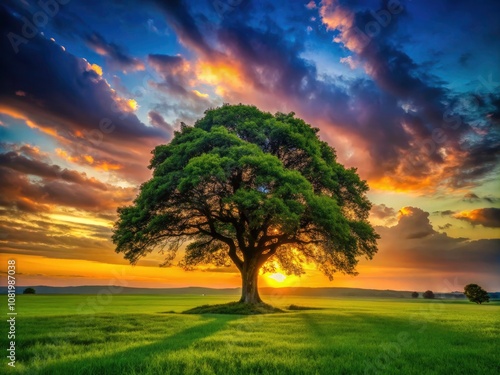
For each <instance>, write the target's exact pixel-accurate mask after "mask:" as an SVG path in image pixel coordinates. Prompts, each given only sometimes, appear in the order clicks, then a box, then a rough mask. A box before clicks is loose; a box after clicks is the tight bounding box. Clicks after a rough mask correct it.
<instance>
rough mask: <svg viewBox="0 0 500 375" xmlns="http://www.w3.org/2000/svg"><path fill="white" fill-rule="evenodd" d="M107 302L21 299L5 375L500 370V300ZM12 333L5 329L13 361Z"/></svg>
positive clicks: (4, 340) (3, 344)
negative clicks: (222, 307)
mask: <svg viewBox="0 0 500 375" xmlns="http://www.w3.org/2000/svg"><path fill="white" fill-rule="evenodd" d="M104 297H105V296H104ZM104 297H103V296H101V298H100V299H99V298H97V297H96V296H64V295H59V296H42V295H35V296H18V297H17V312H18V315H17V326H16V329H17V337H16V345H17V363H16V368H15V369H12V368H9V367H8V366H7V361H8V360H7V358H5V356H4V355H2V358H3V359H2V363H1V365H0V366H1V370H0V372H1V373H2V374H4V373H6V374H8V373H12V374H29V375H32V374H33V375H36V374H50V375H54V374H55V375H57V374H70V375H78V374H99V375H101V374H193V375H194V374H249V375H251V374H262V375H264V374H287V375H288V374H376V373H377V374H419V375H420V374H498V373H500V352H499V350H498V343H499V342H500V340H499V339H500V326H499V318H500V304H498V303H492V304H486V305H481V306H478V305H475V304H472V303H468V302H465V301H438V300H435V301H429V300H421V299H419V300H410V299H398V300H395V299H394V300H381V299H328V298H303V297H286V298H283V297H272V296H267V297H266V296H263V299H264V300H265V301H266V302H269V303H271V304H272V305H273V306H276V307H279V308H282V309H283V310H285V312H283V313H275V314H267V315H217V314H204V315H193V314H178V313H179V312H182V311H185V310H187V309H189V308H193V307H196V306H199V305H206V304H210V305H213V304H222V303H228V302H230V301H231V300H234V299H235V298H234V297H230V296H220V297H216V296H203V297H202V296H131V295H112V296H108V298H107V299H106V298H104ZM5 300H6V298H5V296H1V301H2V306H5V305H6V303H5V302H6V301H5ZM290 305H295V306H296V307H299V308H300V309H299V310H288V309H287V308H288V307H290ZM305 307H317V308H321V309H316V310H302V309H303V308H305ZM171 311H174V312H175V313H169V312H171ZM5 312H6V311H5V310H3V311H2V313H3V314H4V317H5V316H6V315H5ZM6 336H7V335H6V323H3V324H2V332H1V337H0V338H1V348H2V351H3V352H4V353H5V352H6V350H5V349H7V347H8V345H7V341H8V340H7V337H6Z"/></svg>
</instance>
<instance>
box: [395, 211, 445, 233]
mask: <svg viewBox="0 0 500 375" xmlns="http://www.w3.org/2000/svg"><path fill="white" fill-rule="evenodd" d="M397 227H398V229H399V230H400V231H401V232H400V233H401V236H404V238H408V239H415V238H424V237H427V236H430V235H432V234H436V231H435V230H434V229H433V228H432V225H431V223H430V222H429V213H428V212H425V211H423V210H421V209H420V208H416V207H403V208H402V209H401V210H399V220H398V224H397Z"/></svg>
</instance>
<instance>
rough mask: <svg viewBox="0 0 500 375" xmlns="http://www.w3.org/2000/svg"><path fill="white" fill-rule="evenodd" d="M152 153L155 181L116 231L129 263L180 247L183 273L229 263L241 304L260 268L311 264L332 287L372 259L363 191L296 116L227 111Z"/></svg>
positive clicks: (168, 258)
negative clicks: (238, 277) (239, 281)
mask: <svg viewBox="0 0 500 375" xmlns="http://www.w3.org/2000/svg"><path fill="white" fill-rule="evenodd" d="M152 153H153V158H152V160H151V164H150V166H149V168H150V169H152V170H153V177H152V178H151V179H150V180H149V181H147V182H146V183H144V184H142V186H141V189H140V194H139V195H138V196H137V198H136V199H135V200H134V202H133V204H132V205H131V206H127V207H121V208H119V209H118V213H119V220H118V221H117V222H116V224H115V227H114V234H113V241H114V243H115V244H116V251H117V252H120V253H123V254H124V256H125V258H126V259H128V260H129V261H130V262H131V263H136V262H137V261H138V260H139V259H140V258H141V257H143V256H145V255H146V254H148V253H150V252H151V251H153V250H155V249H159V250H160V251H161V252H162V253H163V254H164V257H165V261H164V263H163V265H171V264H172V261H173V260H174V258H175V256H176V253H177V251H178V250H179V249H180V247H181V245H182V244H184V243H186V246H185V252H184V256H183V258H182V260H181V261H180V265H181V266H182V267H184V268H185V269H187V270H189V269H192V268H193V267H195V266H197V265H199V264H214V265H216V266H229V265H231V263H233V264H234V265H236V267H237V268H238V270H240V272H241V274H242V278H243V295H242V301H244V302H259V301H260V297H259V296H258V291H257V275H258V271H259V269H260V268H261V267H264V269H265V270H266V271H273V270H275V269H276V268H277V267H279V268H280V269H281V270H282V272H285V273H287V274H295V275H300V274H302V273H303V272H304V271H303V264H304V262H311V263H315V264H317V266H318V268H319V269H320V270H321V271H322V272H323V273H324V274H325V275H327V276H328V277H329V278H330V279H332V278H333V275H334V273H335V272H336V271H341V272H344V273H347V274H353V275H354V274H356V265H357V263H358V258H359V257H360V256H365V257H367V258H369V259H371V258H372V257H373V255H374V254H375V253H376V251H377V244H376V240H377V239H378V235H377V234H376V233H375V231H374V229H373V228H372V226H371V225H370V224H369V222H368V220H367V217H368V214H369V210H370V208H371V204H370V202H369V200H368V199H367V197H366V192H367V190H368V186H367V184H366V182H365V181H362V180H361V179H360V178H359V176H358V175H357V173H356V169H354V168H349V169H348V168H345V167H344V166H343V165H341V164H339V163H338V162H337V161H336V154H335V151H334V149H333V148H332V147H330V146H329V145H328V144H327V143H326V142H323V141H321V140H320V139H319V137H318V129H316V128H312V127H311V126H310V125H308V124H306V123H305V122H304V121H303V120H301V119H299V118H296V117H295V115H294V113H289V114H284V113H276V114H275V115H272V114H270V113H265V112H261V111H260V110H258V109H257V108H256V107H253V106H245V105H234V106H233V105H224V106H222V107H220V108H216V109H210V110H207V111H206V112H205V116H204V117H203V118H201V119H200V120H198V121H196V123H195V124H194V126H192V127H189V126H186V125H184V124H183V125H182V126H181V130H180V131H177V132H175V136H174V138H173V139H172V141H171V142H170V143H169V144H166V145H160V146H158V147H156V148H155V149H154V150H153V152H152ZM245 294H246V297H245Z"/></svg>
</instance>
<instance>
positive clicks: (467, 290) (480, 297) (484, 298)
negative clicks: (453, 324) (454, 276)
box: [464, 284, 490, 305]
mask: <svg viewBox="0 0 500 375" xmlns="http://www.w3.org/2000/svg"><path fill="white" fill-rule="evenodd" d="M464 294H465V296H466V297H467V298H468V299H469V301H471V302H475V303H477V304H479V305H480V304H482V303H483V302H490V296H489V295H488V292H487V291H486V290H484V289H483V288H481V287H480V286H479V285H477V284H468V285H466V286H465V287H464Z"/></svg>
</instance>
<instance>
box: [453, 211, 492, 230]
mask: <svg viewBox="0 0 500 375" xmlns="http://www.w3.org/2000/svg"><path fill="white" fill-rule="evenodd" d="M453 217H454V218H455V219H459V220H464V221H467V222H469V223H471V224H472V225H482V226H483V227H486V228H500V208H478V209H476V210H471V211H461V212H457V213H456V214H454V215H453Z"/></svg>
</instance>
